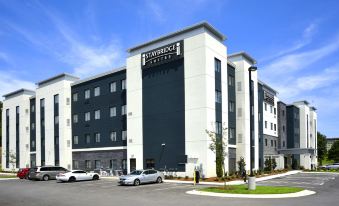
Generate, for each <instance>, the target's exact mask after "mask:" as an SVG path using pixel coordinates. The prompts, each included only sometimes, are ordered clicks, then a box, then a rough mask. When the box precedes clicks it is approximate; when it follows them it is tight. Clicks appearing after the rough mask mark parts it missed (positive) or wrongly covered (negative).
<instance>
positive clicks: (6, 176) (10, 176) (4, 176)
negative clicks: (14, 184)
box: [0, 175, 16, 178]
mask: <svg viewBox="0 0 339 206" xmlns="http://www.w3.org/2000/svg"><path fill="white" fill-rule="evenodd" d="M0 178H16V176H15V175H0Z"/></svg>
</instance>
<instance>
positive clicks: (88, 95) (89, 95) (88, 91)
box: [85, 89, 91, 99]
mask: <svg viewBox="0 0 339 206" xmlns="http://www.w3.org/2000/svg"><path fill="white" fill-rule="evenodd" d="M89 98H91V90H89V89H86V90H85V99H89Z"/></svg>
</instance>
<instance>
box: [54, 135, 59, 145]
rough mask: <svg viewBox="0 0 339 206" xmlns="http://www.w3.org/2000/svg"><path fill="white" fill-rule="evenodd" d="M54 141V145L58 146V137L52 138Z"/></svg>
mask: <svg viewBox="0 0 339 206" xmlns="http://www.w3.org/2000/svg"><path fill="white" fill-rule="evenodd" d="M54 141H55V144H56V145H58V144H59V137H58V136H55V137H54Z"/></svg>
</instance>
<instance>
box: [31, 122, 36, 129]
mask: <svg viewBox="0 0 339 206" xmlns="http://www.w3.org/2000/svg"><path fill="white" fill-rule="evenodd" d="M31 129H32V130H34V129H35V123H34V122H33V123H32V126H31Z"/></svg>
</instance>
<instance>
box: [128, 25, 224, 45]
mask: <svg viewBox="0 0 339 206" xmlns="http://www.w3.org/2000/svg"><path fill="white" fill-rule="evenodd" d="M199 28H205V29H207V30H208V31H210V32H211V33H212V34H214V35H215V36H216V37H217V38H219V40H220V41H225V40H226V36H225V35H223V34H222V33H220V32H219V31H218V30H216V29H215V28H214V27H213V26H212V25H210V24H209V23H207V22H206V21H203V22H200V23H197V24H194V25H192V26H189V27H186V28H183V29H180V30H178V31H176V32H173V33H170V34H167V35H164V36H161V37H159V38H156V39H153V40H151V41H148V42H146V43H143V44H139V45H137V46H134V47H131V48H129V49H127V52H132V51H134V50H137V49H140V48H142V47H145V46H149V45H151V44H154V43H158V42H160V41H164V40H166V39H169V38H172V37H174V36H178V35H180V34H184V33H187V32H190V31H193V30H196V29H199Z"/></svg>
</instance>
